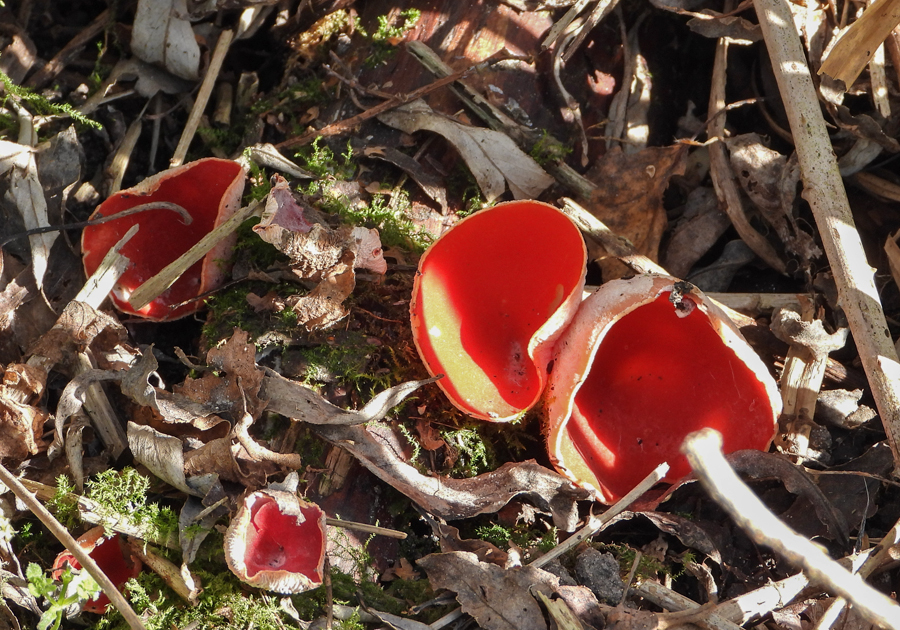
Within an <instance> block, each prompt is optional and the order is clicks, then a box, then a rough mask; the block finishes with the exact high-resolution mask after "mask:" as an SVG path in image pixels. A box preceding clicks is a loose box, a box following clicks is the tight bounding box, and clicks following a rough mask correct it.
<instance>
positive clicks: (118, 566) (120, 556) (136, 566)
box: [51, 525, 143, 614]
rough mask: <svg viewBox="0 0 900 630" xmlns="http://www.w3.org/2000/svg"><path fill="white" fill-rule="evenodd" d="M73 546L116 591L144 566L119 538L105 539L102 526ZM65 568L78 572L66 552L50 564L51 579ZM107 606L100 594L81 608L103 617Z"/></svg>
mask: <svg viewBox="0 0 900 630" xmlns="http://www.w3.org/2000/svg"><path fill="white" fill-rule="evenodd" d="M76 542H77V543H78V545H79V546H80V547H81V548H82V549H84V550H85V551H87V552H88V555H89V556H90V557H91V558H93V559H94V561H95V562H96V563H97V566H99V567H100V569H102V571H103V573H105V574H106V577H108V578H109V579H110V581H111V582H112V583H113V584H115V585H116V588H118V589H119V590H121V589H122V587H123V586H124V585H125V582H127V581H128V580H129V579H131V578H133V577H137V576H138V575H139V574H140V573H141V568H142V566H143V565H142V564H141V561H140V559H139V558H137V557H135V556H134V555H133V554H132V553H131V551H130V550H129V547H128V545H127V544H126V543H125V541H124V540H123V539H122V537H121V536H120V535H119V534H113V535H112V536H106V535H105V532H104V529H103V526H102V525H99V526H97V527H94V528H92V529H89V530H88V531H86V532H85V533H84V534H82V535H81V536H80V537H79V538H78V540H76ZM67 566H69V567H71V568H73V569H81V563H80V562H78V560H76V559H75V556H74V555H72V553H71V552H70V551H68V550H66V551H63V552H62V553H61V554H59V555H58V556H57V557H56V560H55V561H54V562H53V568H52V570H51V574H52V575H53V579H54V580H58V579H59V578H60V576H61V575H62V573H63V570H64V569H65V568H66V567H67ZM108 606H109V597H107V596H106V593H103V592H101V593H99V594H98V595H97V596H96V597H94V598H93V599H91V600H89V601H88V602H87V603H86V604H85V605H84V611H85V612H92V613H99V614H103V613H105V612H106V609H107V607H108Z"/></svg>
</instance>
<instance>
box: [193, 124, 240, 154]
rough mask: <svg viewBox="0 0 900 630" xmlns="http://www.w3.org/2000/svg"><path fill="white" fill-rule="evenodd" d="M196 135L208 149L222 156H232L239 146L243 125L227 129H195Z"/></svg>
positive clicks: (205, 127) (202, 127) (229, 126)
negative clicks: (214, 150)
mask: <svg viewBox="0 0 900 630" xmlns="http://www.w3.org/2000/svg"><path fill="white" fill-rule="evenodd" d="M197 135H198V136H200V139H201V140H203V142H204V143H206V146H208V147H209V148H210V149H216V150H218V151H221V152H222V153H224V154H228V155H230V154H232V153H234V151H235V150H236V149H237V148H238V147H239V146H240V145H241V141H242V140H243V135H244V130H243V125H240V124H238V125H228V126H227V127H208V126H202V125H201V126H200V127H197Z"/></svg>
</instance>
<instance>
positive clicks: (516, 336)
mask: <svg viewBox="0 0 900 630" xmlns="http://www.w3.org/2000/svg"><path fill="white" fill-rule="evenodd" d="M584 264H585V253H584V243H583V241H582V238H581V234H580V232H579V231H578V229H577V228H576V227H575V226H574V224H572V222H571V221H570V220H569V219H568V218H567V217H566V216H565V215H563V214H562V213H561V212H559V211H558V210H556V209H555V208H553V207H552V206H548V205H545V204H540V203H535V202H511V203H509V204H501V205H499V206H495V207H494V208H491V209H490V210H488V211H483V214H476V215H473V216H472V217H469V218H467V219H465V220H463V221H461V222H460V223H458V224H457V225H456V226H454V227H453V228H452V229H451V230H449V231H448V232H447V233H445V234H444V235H443V236H442V237H441V238H440V239H439V241H438V242H437V243H436V244H435V245H433V246H432V248H431V249H430V250H429V251H428V252H426V254H425V255H424V256H423V258H422V261H421V263H420V267H419V272H420V273H419V276H418V277H417V280H416V287H415V288H414V291H413V303H412V304H413V306H412V308H411V314H412V318H413V329H414V332H416V345H417V346H418V348H419V353H420V355H421V357H422V360H423V361H424V362H425V364H426V366H427V367H428V369H429V371H430V372H431V373H432V374H441V373H443V374H445V375H446V376H445V378H444V379H441V380H440V381H438V384H439V385H440V386H441V387H442V388H443V389H444V391H445V392H446V393H447V395H448V396H449V397H450V399H451V400H452V401H453V402H454V404H455V405H456V406H458V407H459V408H460V409H462V410H463V411H466V412H467V413H470V414H471V415H474V416H476V417H480V418H485V419H497V418H508V417H512V416H514V415H515V414H517V413H519V412H520V411H522V410H524V409H527V408H528V407H530V406H531V405H532V404H533V403H534V401H535V400H536V399H537V397H538V396H539V395H540V393H541V390H542V388H543V384H544V383H543V381H544V375H543V374H542V373H541V372H540V371H539V370H541V369H543V368H538V367H537V366H536V365H535V363H534V361H533V358H534V356H533V355H532V354H531V352H530V350H531V348H530V344H531V342H532V337H534V336H535V333H536V332H538V330H539V329H540V328H541V327H542V326H543V325H544V324H545V323H546V322H547V320H548V319H549V318H551V316H552V315H553V314H554V312H556V311H557V309H559V307H560V306H561V304H562V303H563V302H564V300H566V299H567V298H569V297H570V296H571V295H572V293H573V292H574V291H576V290H577V291H579V292H580V289H581V286H582V283H583V280H584ZM573 310H574V309H573Z"/></svg>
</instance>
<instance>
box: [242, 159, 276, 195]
mask: <svg viewBox="0 0 900 630" xmlns="http://www.w3.org/2000/svg"><path fill="white" fill-rule="evenodd" d="M244 158H246V159H247V161H248V162H249V163H250V172H249V173H248V174H247V179H248V180H250V192H249V193H248V195H247V196H245V197H244V204H247V203H248V202H249V201H262V200H263V199H265V198H266V195H268V194H269V191H270V190H272V184H271V183H269V177H268V176H267V175H266V169H264V168H263V167H261V166H260V165H259V164H257V163H256V162H254V161H253V160H251V159H250V149H249V148H248V149H245V150H244Z"/></svg>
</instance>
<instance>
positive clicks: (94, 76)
mask: <svg viewBox="0 0 900 630" xmlns="http://www.w3.org/2000/svg"><path fill="white" fill-rule="evenodd" d="M106 50H107V49H106V44H105V42H103V41H102V40H101V41H98V42H97V59H96V60H95V61H94V69H93V70H92V71H91V74H90V76H89V77H88V80H87V82H88V86H89V87H90V90H91V93H93V92H96V91H97V90H99V89H100V86H101V85H103V76H102V71H103V64H102V61H103V55H105V54H106Z"/></svg>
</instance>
